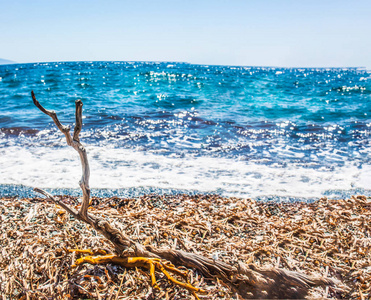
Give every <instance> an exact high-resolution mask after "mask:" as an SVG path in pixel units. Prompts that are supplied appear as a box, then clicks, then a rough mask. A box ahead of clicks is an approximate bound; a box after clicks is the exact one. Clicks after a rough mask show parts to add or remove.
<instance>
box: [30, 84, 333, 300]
mask: <svg viewBox="0 0 371 300" xmlns="http://www.w3.org/2000/svg"><path fill="white" fill-rule="evenodd" d="M31 95H32V99H33V103H34V104H35V105H36V106H37V107H38V108H39V110H40V111H42V112H43V113H45V114H47V115H48V116H50V117H51V118H52V119H53V121H54V123H55V124H56V126H57V127H58V129H59V130H60V131H61V132H62V133H63V134H64V135H65V137H66V141H67V144H68V145H70V146H71V147H73V148H74V149H75V150H76V151H77V152H78V153H79V156H80V160H81V165H82V178H81V180H80V187H81V189H82V192H83V197H82V203H81V206H80V209H79V211H77V210H75V209H74V208H72V207H70V206H68V205H66V204H65V203H64V202H63V201H61V200H59V199H56V198H55V197H53V196H52V195H51V194H49V193H47V192H46V191H43V190H41V189H38V188H35V189H34V190H35V191H36V192H38V193H41V194H43V195H44V196H45V197H46V198H47V199H49V200H50V201H52V202H54V203H55V204H57V205H59V206H61V207H62V208H63V209H65V210H66V211H67V212H68V213H69V214H71V215H72V216H74V217H75V219H78V220H80V221H83V222H85V223H87V224H89V225H90V226H92V227H93V228H94V229H95V230H96V231H97V232H99V233H101V234H102V235H103V236H104V237H105V238H106V239H108V240H109V241H110V242H111V243H112V244H113V245H114V247H115V251H116V253H115V255H112V254H111V255H105V256H87V257H83V258H81V259H79V260H77V261H76V264H80V263H91V264H98V263H108V262H112V263H118V264H121V265H123V266H125V267H134V266H136V267H146V268H148V269H149V270H150V275H151V281H152V286H154V287H158V286H157V284H156V279H155V277H154V272H155V268H157V269H158V270H159V271H161V272H163V273H164V274H165V275H166V276H167V278H168V279H169V280H170V281H172V282H173V283H174V284H177V285H179V286H182V287H184V288H186V289H188V290H189V291H190V292H191V293H192V294H193V295H194V296H195V297H196V298H198V297H197V295H196V293H204V292H205V291H203V290H201V289H199V288H196V287H193V286H192V285H191V284H189V283H188V280H187V278H186V277H187V276H186V273H185V272H184V271H181V270H179V269H177V268H176V267H175V266H185V267H188V268H194V269H196V270H198V271H199V272H201V273H202V274H203V275H204V276H205V277H206V278H208V279H215V278H220V279H221V280H222V281H223V282H225V283H226V284H227V285H229V286H230V288H231V290H232V291H233V292H237V293H238V294H239V295H240V296H241V297H242V298H246V299H247V298H292V299H293V298H304V297H305V296H306V295H307V294H308V291H309V289H310V288H312V287H315V286H323V287H324V286H333V287H334V288H335V289H340V288H337V287H336V286H337V282H335V281H334V280H331V279H327V278H316V277H313V276H308V275H305V274H303V273H299V272H293V271H288V270H284V269H281V268H273V267H271V268H266V269H262V268H257V267H256V266H254V265H252V264H249V265H246V264H243V263H241V262H236V264H235V265H231V264H228V263H225V262H222V261H219V260H214V259H212V258H207V257H204V256H201V255H198V254H196V253H190V252H184V251H181V250H174V249H156V248H154V247H152V246H143V245H141V244H139V243H137V242H135V241H133V240H131V239H130V238H129V237H128V236H126V235H125V234H124V233H123V232H120V231H119V230H117V229H116V228H113V227H112V226H111V225H110V224H109V223H108V222H107V221H105V220H103V219H100V218H98V217H96V216H94V215H93V214H91V213H89V212H88V207H89V204H90V203H89V201H90V188H89V176H90V169H89V163H88V158H87V154H86V150H85V148H84V146H83V145H82V144H81V143H80V139H79V134H80V132H81V128H82V105H83V104H82V102H81V100H77V101H76V102H75V104H76V126H75V128H74V133H73V136H71V134H70V128H69V127H67V126H64V125H62V124H61V123H60V121H59V120H58V117H57V114H56V113H55V112H54V111H50V110H47V109H45V108H44V107H43V106H42V105H41V104H40V103H39V102H38V101H37V100H36V97H35V95H34V93H33V91H32V92H31ZM71 251H76V252H81V253H88V254H90V255H93V254H94V253H92V252H91V251H89V250H87V251H85V250H79V249H76V250H71ZM170 262H171V263H170ZM169 272H171V273H173V274H177V275H179V276H181V277H183V278H184V280H185V281H186V282H180V281H178V280H176V279H175V278H174V277H172V276H171V275H170V274H169Z"/></svg>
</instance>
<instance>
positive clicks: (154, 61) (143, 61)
mask: <svg viewBox="0 0 371 300" xmlns="http://www.w3.org/2000/svg"><path fill="white" fill-rule="evenodd" d="M0 60H5V61H7V62H5V63H0V66H4V65H25V64H44V63H73V62H83V63H89V62H90V63H93V62H124V63H135V62H141V63H177V64H189V65H198V66H219V67H243V68H275V69H276V68H277V69H357V70H358V69H364V70H365V71H369V70H368V69H367V67H366V66H358V67H354V66H353V67H329V66H328V67H308V66H307V67H287V66H286V67H282V66H269V65H228V64H203V63H191V62H185V61H166V60H163V61H162V60H158V61H157V60H60V61H34V62H16V61H12V60H8V59H3V58H0Z"/></svg>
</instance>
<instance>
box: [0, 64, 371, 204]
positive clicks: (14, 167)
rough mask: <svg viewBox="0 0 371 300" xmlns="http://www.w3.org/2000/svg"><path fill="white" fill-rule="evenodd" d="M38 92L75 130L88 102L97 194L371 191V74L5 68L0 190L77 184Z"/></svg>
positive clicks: (283, 195)
mask: <svg viewBox="0 0 371 300" xmlns="http://www.w3.org/2000/svg"><path fill="white" fill-rule="evenodd" d="M31 90H33V91H34V92H35V94H36V97H37V99H38V100H39V101H40V103H41V104H42V105H44V106H45V107H46V108H48V109H54V110H55V111H56V112H57V114H58V116H59V119H60V120H61V122H62V123H64V124H71V126H73V122H74V101H75V100H76V99H81V100H82V101H83V103H84V107H83V115H84V124H83V132H82V135H81V136H82V142H83V143H84V144H85V145H86V146H87V150H88V155H89V158H90V162H91V164H92V180H91V187H92V188H93V193H94V191H95V192H96V194H99V195H109V194H111V193H113V192H114V193H118V194H120V195H124V196H131V195H138V194H142V193H147V192H158V193H165V192H172V193H176V192H186V193H187V192H188V193H197V192H202V193H219V194H222V195H227V196H243V197H255V198H261V199H314V198H316V197H321V196H324V195H328V196H332V197H346V196H349V195H351V194H357V193H362V194H366V195H371V151H370V141H371V139H370V132H371V119H370V114H371V71H367V70H364V69H282V68H263V67H261V68H257V67H230V66H205V65H192V64H185V63H153V62H62V63H35V64H15V65H4V66H0V101H1V106H0V155H1V158H0V195H15V194H19V195H32V192H30V189H31V187H33V186H39V187H45V188H50V189H51V190H52V191H53V189H58V188H62V189H67V191H68V192H69V193H75V192H76V191H78V189H77V188H78V185H77V182H78V179H79V178H78V177H79V172H80V168H79V161H78V156H77V155H76V154H75V153H74V150H73V149H69V148H68V147H67V146H66V145H65V141H64V140H63V136H62V135H61V134H60V133H59V132H58V131H57V130H56V128H55V126H54V124H53V123H52V121H51V119H50V118H49V117H47V116H45V115H43V114H42V113H41V112H40V111H38V109H37V108H36V107H35V106H34V105H33V103H32V99H31V96H30V92H31ZM71 189H72V190H71ZM58 191H59V192H60V191H65V190H58ZM55 192H57V191H55Z"/></svg>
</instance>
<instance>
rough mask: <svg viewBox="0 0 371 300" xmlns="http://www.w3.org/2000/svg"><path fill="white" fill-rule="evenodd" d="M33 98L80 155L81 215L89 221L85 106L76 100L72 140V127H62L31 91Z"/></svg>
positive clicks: (88, 174) (53, 114) (88, 171)
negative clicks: (83, 140) (83, 139)
mask: <svg viewBox="0 0 371 300" xmlns="http://www.w3.org/2000/svg"><path fill="white" fill-rule="evenodd" d="M31 96H32V100H33V103H34V104H35V105H36V107H37V108H38V109H40V110H41V111H42V112H43V113H44V114H46V115H48V116H49V117H51V118H52V119H53V121H54V123H55V125H57V127H58V129H59V130H60V131H61V132H62V133H63V134H64V135H65V137H66V140H67V144H68V145H69V146H71V147H73V148H74V149H75V150H76V151H77V152H78V153H79V155H80V160H81V166H82V176H81V180H80V182H79V184H80V187H81V190H82V194H83V196H82V204H81V208H80V211H79V214H80V215H81V216H82V217H83V218H85V219H87V218H88V216H87V211H88V207H89V200H90V188H89V178H90V168H89V162H88V156H87V155H86V150H85V148H84V146H83V145H82V144H81V143H80V138H79V135H80V132H81V128H82V105H83V104H82V102H81V100H76V102H75V105H76V125H75V130H74V134H73V138H72V137H71V134H70V127H69V126H64V125H62V123H61V122H60V121H59V119H58V117H57V114H56V113H55V111H54V110H47V109H45V108H44V107H43V106H42V105H41V104H40V103H39V101H37V99H36V97H35V94H34V92H33V91H31Z"/></svg>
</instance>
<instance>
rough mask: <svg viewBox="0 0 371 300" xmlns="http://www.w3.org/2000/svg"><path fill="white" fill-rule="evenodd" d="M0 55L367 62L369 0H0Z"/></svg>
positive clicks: (370, 62) (19, 58) (370, 63)
mask: <svg viewBox="0 0 371 300" xmlns="http://www.w3.org/2000/svg"><path fill="white" fill-rule="evenodd" d="M0 58H3V59H9V60H12V61H16V62H19V63H28V62H49V61H178V62H189V63H194V64H207V65H208V64H213V65H241V66H276V67H366V68H367V69H371V1H370V0H358V1H349V0H346V1H344V0H337V1H334V0H320V1H319V0H310V1H307V0H293V1H289V0H276V1H273V0H260V1H259V0H241V1H240V0H198V1H194V0H151V1H148V0H135V1H134V0H131V1H125V0H121V1H120V0H116V1H115V0H104V1H103V0H102V1H96V0H63V1H62V0H52V1H51V0H33V1H29V0H19V1H17V0H14V1H10V0H0Z"/></svg>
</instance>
